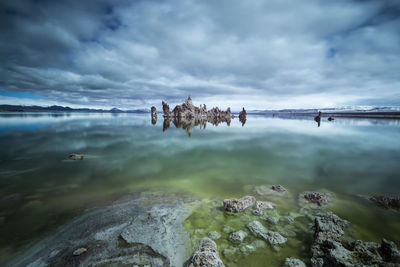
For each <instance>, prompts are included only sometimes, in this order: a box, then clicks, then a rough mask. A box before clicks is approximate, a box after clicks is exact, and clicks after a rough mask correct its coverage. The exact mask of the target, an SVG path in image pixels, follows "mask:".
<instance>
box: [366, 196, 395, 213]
mask: <svg viewBox="0 0 400 267" xmlns="http://www.w3.org/2000/svg"><path fill="white" fill-rule="evenodd" d="M369 200H371V201H372V202H374V203H375V204H376V205H377V206H379V207H382V208H385V209H395V210H400V197H387V196H372V197H370V198H369Z"/></svg>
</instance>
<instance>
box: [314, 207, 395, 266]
mask: <svg viewBox="0 0 400 267" xmlns="http://www.w3.org/2000/svg"><path fill="white" fill-rule="evenodd" d="M348 224H349V223H348V222H347V221H345V220H343V219H341V218H339V217H338V216H336V215H334V214H332V213H330V212H328V213H318V214H317V215H316V216H315V221H314V242H313V245H312V247H311V253H312V258H311V263H312V266H314V267H322V266H392V267H394V266H399V265H400V253H399V251H398V250H397V247H396V245H395V244H394V243H393V242H391V241H387V240H385V239H383V240H382V243H381V245H379V244H377V243H375V242H364V241H361V240H355V241H354V240H351V239H349V238H346V237H345V236H344V234H345V228H346V227H347V226H348Z"/></svg>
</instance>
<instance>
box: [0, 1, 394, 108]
mask: <svg viewBox="0 0 400 267" xmlns="http://www.w3.org/2000/svg"><path fill="white" fill-rule="evenodd" d="M15 2H17V3H13V2H11V1H9V3H3V4H0V10H1V11H0V12H1V14H0V30H1V33H0V38H1V43H0V61H1V62H0V68H1V73H0V89H2V90H4V91H15V92H18V91H28V92H31V93H34V94H38V95H41V96H44V97H46V99H48V100H49V101H54V102H59V103H66V104H72V105H75V106H83V105H85V106H105V107H110V106H119V107H123V108H141V107H148V106H149V105H150V104H158V105H159V102H160V100H161V99H167V100H169V101H172V102H176V103H178V102H181V101H182V100H183V98H185V97H186V96H187V95H189V94H190V95H192V96H193V97H194V98H195V100H197V101H199V102H200V101H201V102H206V103H209V104H210V105H214V104H215V105H217V104H219V105H220V106H221V105H223V104H224V102H225V100H226V99H229V103H231V104H232V106H233V107H234V108H235V109H238V108H239V107H240V106H241V105H242V104H244V105H246V106H248V107H249V108H259V109H266V108H280V107H282V108H284V107H324V106H335V105H349V104H353V105H357V104H362V105H374V104H377V105H385V103H387V104H388V105H392V104H393V103H396V101H397V103H400V95H399V86H400V77H399V75H398V70H399V69H400V31H399V29H400V16H399V14H400V4H398V1H382V0H379V1H378V0H376V1H347V0H346V1H344V0H343V1H317V0H302V1H296V2H293V1H288V0H279V1H278V0H270V1H261V0H250V1H183V0H173V1H111V0H109V1H106V0H104V1H15ZM375 99H376V100H375ZM385 99H387V102H385Z"/></svg>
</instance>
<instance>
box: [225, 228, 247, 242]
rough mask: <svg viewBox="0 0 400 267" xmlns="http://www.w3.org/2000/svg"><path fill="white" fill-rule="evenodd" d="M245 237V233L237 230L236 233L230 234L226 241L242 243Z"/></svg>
mask: <svg viewBox="0 0 400 267" xmlns="http://www.w3.org/2000/svg"><path fill="white" fill-rule="evenodd" d="M246 237H247V233H246V232H245V231H242V230H239V231H236V232H232V233H231V234H230V235H229V237H228V239H229V240H230V241H232V242H233V243H242V242H243V240H244V239H245V238H246Z"/></svg>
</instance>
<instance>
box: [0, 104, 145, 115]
mask: <svg viewBox="0 0 400 267" xmlns="http://www.w3.org/2000/svg"><path fill="white" fill-rule="evenodd" d="M0 112H97V113H149V112H150V110H146V109H134V110H121V109H118V108H112V109H109V110H107V109H90V108H70V107H63V106H50V107H41V106H21V105H0Z"/></svg>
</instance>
